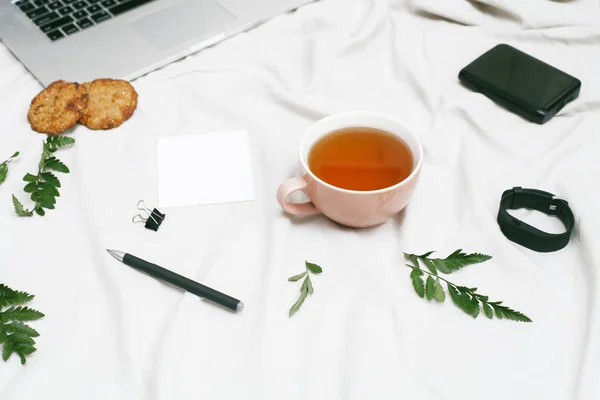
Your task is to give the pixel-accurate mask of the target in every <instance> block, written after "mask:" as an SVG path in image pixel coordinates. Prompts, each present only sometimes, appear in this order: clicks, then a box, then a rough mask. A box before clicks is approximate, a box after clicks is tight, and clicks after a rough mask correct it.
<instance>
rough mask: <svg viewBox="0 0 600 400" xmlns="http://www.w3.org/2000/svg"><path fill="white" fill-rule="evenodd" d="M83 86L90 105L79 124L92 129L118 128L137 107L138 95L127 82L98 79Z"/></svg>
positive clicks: (82, 114) (84, 111)
mask: <svg viewBox="0 0 600 400" xmlns="http://www.w3.org/2000/svg"><path fill="white" fill-rule="evenodd" d="M82 86H84V87H85V89H86V91H87V93H88V103H87V107H86V108H85V109H84V110H83V112H82V113H81V118H80V119H79V122H81V123H82V124H84V125H85V126H87V127H88V128H90V129H111V128H116V127H117V126H119V125H121V124H122V123H123V122H124V121H126V120H127V119H129V117H131V114H133V111H134V110H135V108H136V107H137V98H138V94H137V92H136V91H135V89H134V88H133V86H131V84H130V83H129V82H127V81H124V80H115V79H96V80H95V81H93V82H91V83H84V84H83V85H82Z"/></svg>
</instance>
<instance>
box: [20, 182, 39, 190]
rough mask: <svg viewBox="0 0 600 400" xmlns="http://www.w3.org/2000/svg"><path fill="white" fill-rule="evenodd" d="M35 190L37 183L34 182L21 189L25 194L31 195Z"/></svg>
mask: <svg viewBox="0 0 600 400" xmlns="http://www.w3.org/2000/svg"><path fill="white" fill-rule="evenodd" d="M36 189H37V183H36V182H29V183H28V184H27V185H25V187H24V188H23V190H24V191H25V193H33V192H35V191H36Z"/></svg>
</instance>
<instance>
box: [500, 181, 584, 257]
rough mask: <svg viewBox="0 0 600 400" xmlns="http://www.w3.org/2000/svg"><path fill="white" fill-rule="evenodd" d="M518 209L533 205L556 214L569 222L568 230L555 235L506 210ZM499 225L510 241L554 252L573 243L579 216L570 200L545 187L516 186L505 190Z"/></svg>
mask: <svg viewBox="0 0 600 400" xmlns="http://www.w3.org/2000/svg"><path fill="white" fill-rule="evenodd" d="M518 208H529V209H533V210H537V211H540V212H543V213H545V214H549V215H556V216H557V217H558V218H559V219H560V220H561V221H562V223H563V224H564V225H565V228H566V232H564V233H559V234H553V233H547V232H544V231H541V230H539V229H537V228H534V227H533V226H531V225H529V224H527V223H525V222H523V221H521V220H519V219H517V218H515V217H513V216H512V215H510V214H509V213H508V212H507V211H506V210H516V209H518ZM498 225H500V229H501V230H502V233H504V236H506V237H507V238H508V239H509V240H512V241H513V242H515V243H518V244H520V245H522V246H525V247H527V248H529V249H531V250H535V251H540V252H550V251H556V250H560V249H562V248H563V247H565V246H566V245H567V244H568V243H569V239H570V237H571V232H573V227H574V225H575V217H574V216H573V212H572V211H571V208H570V207H569V203H567V201H566V200H564V199H561V198H560V197H557V196H555V195H553V194H552V193H548V192H544V191H542V190H537V189H523V188H521V187H515V188H512V189H509V190H506V191H504V193H502V198H501V200H500V210H499V211H498Z"/></svg>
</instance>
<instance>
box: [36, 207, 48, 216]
mask: <svg viewBox="0 0 600 400" xmlns="http://www.w3.org/2000/svg"><path fill="white" fill-rule="evenodd" d="M35 212H36V213H37V215H39V216H40V217H43V216H44V215H46V211H44V209H43V208H42V207H36V208H35Z"/></svg>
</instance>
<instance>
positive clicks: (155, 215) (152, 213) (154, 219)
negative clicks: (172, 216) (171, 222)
mask: <svg viewBox="0 0 600 400" xmlns="http://www.w3.org/2000/svg"><path fill="white" fill-rule="evenodd" d="M137 209H138V210H140V211H143V212H144V213H146V214H147V215H148V216H147V217H144V216H143V215H142V214H137V215H135V216H134V217H133V218H132V219H131V221H132V222H134V223H138V222H145V223H146V224H145V225H144V226H145V227H146V229H152V230H153V231H155V232H156V231H158V227H160V224H162V222H163V221H164V220H165V217H166V214H163V213H161V212H160V211H158V210H157V209H156V208H155V209H154V210H150V209H149V208H148V207H146V204H144V200H140V201H138V203H137Z"/></svg>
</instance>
